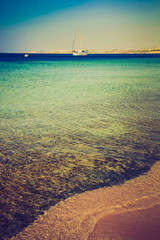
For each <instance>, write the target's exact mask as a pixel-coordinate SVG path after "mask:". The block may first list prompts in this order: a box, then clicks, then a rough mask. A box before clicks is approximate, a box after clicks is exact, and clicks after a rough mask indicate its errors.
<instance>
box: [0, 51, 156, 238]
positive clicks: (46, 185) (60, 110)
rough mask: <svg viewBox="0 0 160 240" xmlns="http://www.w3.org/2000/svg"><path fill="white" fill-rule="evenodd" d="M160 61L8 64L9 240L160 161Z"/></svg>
mask: <svg viewBox="0 0 160 240" xmlns="http://www.w3.org/2000/svg"><path fill="white" fill-rule="evenodd" d="M159 90H160V54H104V55H103V54H89V55H87V56H72V55H69V54H64V55H63V54H57V55H56V54H29V56H28V57H25V56H24V54H0V125H1V131H0V141H1V147H0V150H1V153H0V171H1V177H0V178H1V179H0V180H1V188H2V198H1V203H0V204H1V206H3V209H2V212H1V215H0V216H1V218H2V220H3V221H2V224H1V227H2V237H4V236H5V237H6V236H7V237H8V236H13V235H14V234H16V233H17V232H19V231H21V230H22V229H23V227H26V226H27V225H29V224H30V223H31V222H33V221H34V220H35V219H36V218H37V216H38V215H40V214H43V211H44V210H46V209H48V208H49V207H50V206H51V205H54V204H56V203H57V202H59V201H61V200H63V199H66V198H68V197H70V196H72V195H73V194H79V193H81V192H84V191H87V190H92V189H95V188H99V187H106V186H112V185H115V184H122V183H123V182H125V181H127V180H129V179H131V178H135V177H137V176H139V175H140V174H143V173H145V172H146V171H148V170H149V169H150V167H151V166H152V165H153V164H154V162H155V161H158V160H159V140H160V138H159V137H160V134H159V133H160V121H159V119H160V108H159V100H160V91H159Z"/></svg>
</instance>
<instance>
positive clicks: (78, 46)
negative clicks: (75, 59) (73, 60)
mask: <svg viewBox="0 0 160 240" xmlns="http://www.w3.org/2000/svg"><path fill="white" fill-rule="evenodd" d="M82 42H83V34H82V33H81V38H80V39H79V37H78V31H77V30H76V33H75V37H74V41H73V45H72V54H73V56H86V55H87V54H88V52H87V50H84V49H83V46H82Z"/></svg>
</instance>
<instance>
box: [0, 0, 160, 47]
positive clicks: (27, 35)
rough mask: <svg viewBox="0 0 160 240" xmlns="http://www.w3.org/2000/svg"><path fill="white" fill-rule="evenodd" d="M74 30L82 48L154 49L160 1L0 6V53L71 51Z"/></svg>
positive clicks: (71, 0)
mask: <svg viewBox="0 0 160 240" xmlns="http://www.w3.org/2000/svg"><path fill="white" fill-rule="evenodd" d="M77 28H78V30H79V31H83V35H84V42H83V44H84V45H83V47H84V48H87V49H99V50H101V49H107V50H109V49H137V48H139V49H140V48H155V47H159V46H160V1H159V0H153V1H151V0H148V1H147V0H146V1H145V0H141V1H138V0H135V1H133V0H131V1H129V2H128V1H127V0H121V1H120V0H114V1H111V0H106V1H105V0H99V1H98V0H90V1H89V0H79V1H78V2H77V1H76V0H68V1H61V2H57V1H52V0H48V1H43V0H39V1H38V0H35V1H34V2H33V1H32V0H28V1H24V2H22V1H20V0H15V1H5V0H1V2H0V36H1V38H0V39H1V40H0V52H23V51H51V50H55V49H59V50H62V49H66V50H71V48H72V42H73V38H74V34H75V30H76V29H77Z"/></svg>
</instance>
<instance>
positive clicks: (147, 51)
mask: <svg viewBox="0 0 160 240" xmlns="http://www.w3.org/2000/svg"><path fill="white" fill-rule="evenodd" d="M87 51H88V54H160V47H159V48H152V49H136V50H135V49H133V50H119V49H115V50H114V49H113V50H94V49H90V50H87ZM27 53H41V54H42V53H48V54H71V53H72V51H71V50H52V51H29V52H27Z"/></svg>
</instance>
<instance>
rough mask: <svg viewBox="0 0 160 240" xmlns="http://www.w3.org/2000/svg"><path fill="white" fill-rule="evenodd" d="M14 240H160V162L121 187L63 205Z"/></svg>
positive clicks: (92, 193)
mask: <svg viewBox="0 0 160 240" xmlns="http://www.w3.org/2000/svg"><path fill="white" fill-rule="evenodd" d="M12 239H14V240H23V239H27V240H33V239H36V240H44V239H46V240H51V239H52V240H54V239H55V240H61V239H63V240H72V239H73V240H101V239H106V240H108V239H109V240H113V239H115V240H120V239H121V240H134V239H136V240H140V239H141V240H149V239H154V240H159V239H160V162H157V163H156V164H154V166H153V167H152V168H151V170H150V171H149V172H148V173H146V174H144V175H142V176H140V177H138V178H135V179H132V180H130V181H127V182H126V183H124V184H122V185H121V186H113V187H107V188H103V189H98V190H94V191H88V192H85V193H83V194H79V195H75V196H73V197H71V198H68V199H66V200H65V201H61V202H59V203H58V204H57V205H55V206H53V207H51V208H50V209H49V210H48V211H46V212H45V214H44V215H42V216H40V217H39V218H38V219H37V220H36V221H35V222H34V223H33V224H32V225H30V226H29V227H27V228H26V229H24V230H23V231H22V232H21V233H19V234H18V235H17V236H16V237H13V238H12Z"/></svg>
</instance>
